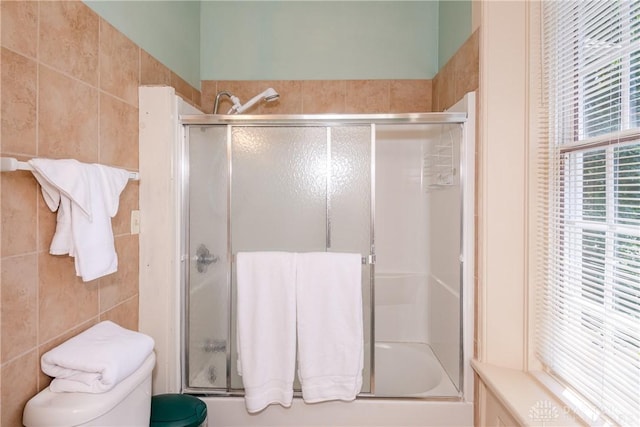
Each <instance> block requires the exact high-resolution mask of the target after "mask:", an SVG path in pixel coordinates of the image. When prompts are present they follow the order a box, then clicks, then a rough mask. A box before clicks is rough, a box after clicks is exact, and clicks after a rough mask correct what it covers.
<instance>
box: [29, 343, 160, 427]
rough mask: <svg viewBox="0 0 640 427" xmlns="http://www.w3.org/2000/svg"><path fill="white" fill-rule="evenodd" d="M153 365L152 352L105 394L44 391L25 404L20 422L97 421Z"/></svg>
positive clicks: (38, 425) (37, 426)
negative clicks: (138, 366) (133, 370)
mask: <svg viewBox="0 0 640 427" xmlns="http://www.w3.org/2000/svg"><path fill="white" fill-rule="evenodd" d="M155 364H156V355H155V353H153V352H151V354H150V355H149V356H148V357H147V358H146V359H145V361H144V362H143V364H142V365H141V366H140V368H138V369H137V370H136V371H135V372H134V373H133V374H131V375H129V376H128V377H127V378H125V379H124V380H123V381H122V382H120V383H119V384H117V385H116V386H115V387H114V388H112V389H111V390H109V391H107V392H105V393H54V392H52V391H51V390H49V387H47V388H45V389H44V390H42V391H41V392H40V393H38V394H36V395H35V396H34V397H32V398H31V400H29V401H28V402H27V404H26V406H25V408H24V414H23V420H22V422H23V424H24V425H25V426H26V427H45V426H46V427H53V426H69V425H79V424H83V423H86V422H88V421H90V420H92V419H94V418H98V417H100V416H102V415H104V414H106V413H107V412H109V411H110V410H111V409H113V408H114V407H115V406H116V405H118V404H119V403H120V402H122V401H123V400H124V399H125V398H126V397H127V396H128V395H129V394H130V393H131V392H132V391H133V390H134V389H135V388H136V387H138V386H139V385H140V384H142V383H143V382H144V381H145V380H146V379H147V378H148V377H149V376H150V375H151V371H152V370H153V367H154V366H155ZM150 403H151V396H149V404H150Z"/></svg>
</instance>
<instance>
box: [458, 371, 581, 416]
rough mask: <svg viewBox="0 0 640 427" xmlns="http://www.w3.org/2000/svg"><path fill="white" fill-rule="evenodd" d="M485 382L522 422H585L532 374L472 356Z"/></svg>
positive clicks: (479, 374)
mask: <svg viewBox="0 0 640 427" xmlns="http://www.w3.org/2000/svg"><path fill="white" fill-rule="evenodd" d="M471 365H472V366H473V369H474V370H475V371H476V373H477V374H478V376H479V377H480V379H481V380H482V382H483V383H484V384H485V386H486V387H487V388H488V389H489V390H490V391H491V392H492V393H493V394H494V395H495V396H496V398H497V399H498V400H499V401H500V403H501V404H502V405H503V406H504V407H505V409H506V410H507V411H509V412H510V414H511V415H512V416H513V418H514V419H515V420H516V421H517V422H518V423H519V424H520V425H523V426H545V427H552V426H558V427H573V426H585V425H587V424H586V423H584V422H583V421H582V420H581V418H579V417H578V415H577V413H576V412H575V411H574V410H573V409H572V408H571V407H570V406H569V405H567V404H566V403H564V402H563V401H562V400H560V399H559V398H558V397H557V396H556V395H555V394H554V393H552V392H551V391H550V390H549V389H547V388H546V387H545V386H543V385H542V384H541V383H540V382H538V380H537V379H536V378H535V377H534V376H533V375H531V374H529V373H527V372H523V371H518V370H515V369H508V368H502V367H499V366H494V365H490V364H487V363H482V362H479V361H477V360H472V361H471Z"/></svg>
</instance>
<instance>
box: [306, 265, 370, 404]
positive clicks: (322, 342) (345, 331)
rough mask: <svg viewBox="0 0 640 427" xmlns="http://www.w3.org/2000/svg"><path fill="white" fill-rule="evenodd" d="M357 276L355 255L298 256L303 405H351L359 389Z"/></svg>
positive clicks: (359, 286) (359, 289)
mask: <svg viewBox="0 0 640 427" xmlns="http://www.w3.org/2000/svg"><path fill="white" fill-rule="evenodd" d="M361 277H362V263H361V256H360V254H353V253H335V252H334V253H329V252H316V253H301V254H298V257H297V279H296V280H297V317H298V352H299V353H298V378H299V379H300V384H301V385H302V397H303V398H304V400H305V402H307V403H315V402H323V401H327V400H344V401H350V400H353V399H355V397H356V395H357V394H358V393H359V392H360V389H361V388H362V368H363V363H364V362H363V357H364V354H363V348H364V340H363V330H362V326H363V325H362V322H363V320H362V284H361V283H362V282H361Z"/></svg>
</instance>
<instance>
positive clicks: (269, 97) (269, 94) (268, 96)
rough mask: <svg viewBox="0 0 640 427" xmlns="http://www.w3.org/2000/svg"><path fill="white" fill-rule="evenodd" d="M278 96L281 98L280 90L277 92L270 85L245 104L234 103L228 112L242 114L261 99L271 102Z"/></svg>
mask: <svg viewBox="0 0 640 427" xmlns="http://www.w3.org/2000/svg"><path fill="white" fill-rule="evenodd" d="M278 98H280V95H279V94H278V92H276V91H275V89H273V88H271V87H270V88H268V89H267V90H265V91H264V92H262V93H261V94H259V95H256V96H254V97H253V98H251V99H250V100H248V101H247V102H246V104H244V105H237V104H235V103H234V105H233V107H231V109H230V110H229V112H228V113H227V114H241V113H244V112H245V111H247V110H248V109H249V108H251V107H253V106H254V104H256V103H257V102H259V101H265V102H271V101H275V100H276V99H278Z"/></svg>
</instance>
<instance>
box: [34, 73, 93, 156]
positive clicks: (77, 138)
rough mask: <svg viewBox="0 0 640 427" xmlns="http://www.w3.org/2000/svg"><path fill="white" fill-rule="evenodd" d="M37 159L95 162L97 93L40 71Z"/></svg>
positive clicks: (66, 78)
mask: <svg viewBox="0 0 640 427" xmlns="http://www.w3.org/2000/svg"><path fill="white" fill-rule="evenodd" d="M38 95H39V100H38V102H39V120H38V131H39V135H38V155H39V156H40V157H50V158H75V159H77V160H79V161H82V162H88V163H94V162H97V161H98V90H97V89H94V88H91V87H89V86H87V85H86V84H83V83H81V82H79V81H77V80H73V79H70V78H68V77H66V76H63V75H62V74H60V73H57V72H56V71H53V70H51V69H49V68H47V67H42V66H41V67H40V91H39V94H38Z"/></svg>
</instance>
